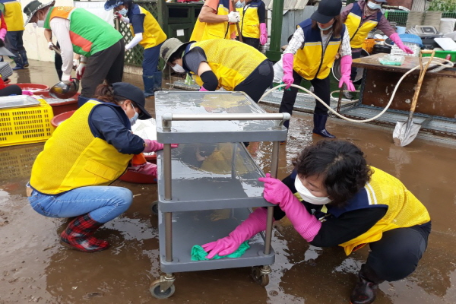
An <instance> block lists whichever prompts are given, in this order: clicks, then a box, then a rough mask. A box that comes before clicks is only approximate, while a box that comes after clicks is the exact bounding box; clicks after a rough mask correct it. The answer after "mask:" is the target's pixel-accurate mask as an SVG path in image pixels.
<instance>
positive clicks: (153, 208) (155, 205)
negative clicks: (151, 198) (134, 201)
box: [151, 201, 158, 215]
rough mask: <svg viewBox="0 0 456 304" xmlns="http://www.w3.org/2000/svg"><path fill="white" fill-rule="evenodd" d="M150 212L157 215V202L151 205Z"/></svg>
mask: <svg viewBox="0 0 456 304" xmlns="http://www.w3.org/2000/svg"><path fill="white" fill-rule="evenodd" d="M151 211H152V213H153V214H155V215H158V202H157V201H156V202H153V203H152V207H151Z"/></svg>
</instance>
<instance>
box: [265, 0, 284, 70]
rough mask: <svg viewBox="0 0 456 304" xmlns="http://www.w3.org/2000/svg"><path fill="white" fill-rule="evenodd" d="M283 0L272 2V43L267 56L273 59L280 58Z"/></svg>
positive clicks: (277, 59)
mask: <svg viewBox="0 0 456 304" xmlns="http://www.w3.org/2000/svg"><path fill="white" fill-rule="evenodd" d="M283 2H284V1H274V3H273V4H272V21H271V44H270V45H269V51H267V52H266V57H268V59H269V60H271V61H279V60H280V55H281V52H280V37H281V36H282V18H283Z"/></svg>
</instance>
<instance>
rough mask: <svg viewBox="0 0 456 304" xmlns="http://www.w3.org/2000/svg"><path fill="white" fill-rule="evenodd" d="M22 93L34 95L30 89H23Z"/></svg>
mask: <svg viewBox="0 0 456 304" xmlns="http://www.w3.org/2000/svg"><path fill="white" fill-rule="evenodd" d="M22 95H28V96H32V95H33V93H32V92H30V91H27V90H22Z"/></svg>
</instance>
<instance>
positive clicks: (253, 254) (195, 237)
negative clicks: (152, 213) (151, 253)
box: [158, 208, 274, 273]
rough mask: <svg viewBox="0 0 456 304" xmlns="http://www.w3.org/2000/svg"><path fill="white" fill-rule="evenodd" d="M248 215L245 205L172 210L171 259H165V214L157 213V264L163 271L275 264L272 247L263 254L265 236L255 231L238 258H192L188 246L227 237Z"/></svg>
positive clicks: (190, 247)
mask: <svg viewBox="0 0 456 304" xmlns="http://www.w3.org/2000/svg"><path fill="white" fill-rule="evenodd" d="M249 214H250V211H249V209H248V208H236V209H221V210H220V209H219V210H204V211H191V212H190V211H189V212H174V213H173V216H172V235H173V237H172V247H173V260H172V261H166V254H165V248H166V238H165V220H164V218H165V216H164V213H162V212H160V211H159V213H158V218H159V241H160V265H161V270H162V271H163V272H165V273H173V272H185V271H201V270H212V269H224V268H240V267H252V266H261V265H271V264H273V263H274V250H272V248H271V251H270V253H269V254H268V255H265V254H264V239H263V237H262V236H261V235H260V234H257V235H256V236H255V237H253V238H252V239H251V240H250V241H249V244H250V248H249V249H248V250H247V251H246V252H245V253H244V254H243V255H242V257H240V258H235V259H232V258H225V259H219V260H210V261H192V260H191V249H192V247H193V246H194V245H202V244H206V243H209V242H212V241H216V240H218V239H219V238H222V237H225V236H227V235H228V234H229V233H230V232H231V231H232V230H233V229H234V228H236V226H238V225H239V224H240V223H241V222H242V221H244V220H245V219H246V218H247V217H248V216H249Z"/></svg>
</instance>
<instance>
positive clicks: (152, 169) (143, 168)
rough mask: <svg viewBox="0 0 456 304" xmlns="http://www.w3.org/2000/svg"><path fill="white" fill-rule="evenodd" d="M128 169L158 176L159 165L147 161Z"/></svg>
mask: <svg viewBox="0 0 456 304" xmlns="http://www.w3.org/2000/svg"><path fill="white" fill-rule="evenodd" d="M128 171H133V172H137V173H142V174H146V175H151V176H153V177H157V165H156V164H152V163H147V162H146V163H144V164H141V165H138V166H131V167H128Z"/></svg>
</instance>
